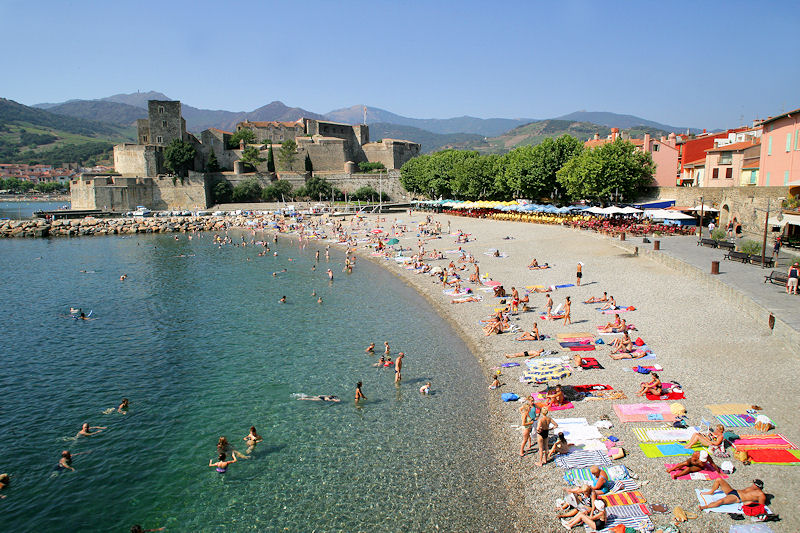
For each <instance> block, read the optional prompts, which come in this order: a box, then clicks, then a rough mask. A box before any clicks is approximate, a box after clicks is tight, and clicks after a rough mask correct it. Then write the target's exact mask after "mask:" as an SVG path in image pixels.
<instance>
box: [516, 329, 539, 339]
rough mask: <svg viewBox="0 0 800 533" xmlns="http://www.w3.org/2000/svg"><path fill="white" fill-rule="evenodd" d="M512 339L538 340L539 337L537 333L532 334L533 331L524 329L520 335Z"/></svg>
mask: <svg viewBox="0 0 800 533" xmlns="http://www.w3.org/2000/svg"><path fill="white" fill-rule="evenodd" d="M514 340H518V341H538V340H539V337H538V336H537V335H534V334H533V333H531V332H529V331H524V332H522V335H520V336H519V337H517V338H516V339H514Z"/></svg>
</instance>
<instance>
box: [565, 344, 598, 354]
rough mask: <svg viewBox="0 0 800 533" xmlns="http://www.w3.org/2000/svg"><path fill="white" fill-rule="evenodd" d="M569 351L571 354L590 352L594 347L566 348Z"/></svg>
mask: <svg viewBox="0 0 800 533" xmlns="http://www.w3.org/2000/svg"><path fill="white" fill-rule="evenodd" d="M568 348H569V351H571V352H591V351H592V350H594V346H593V345H591V346H568Z"/></svg>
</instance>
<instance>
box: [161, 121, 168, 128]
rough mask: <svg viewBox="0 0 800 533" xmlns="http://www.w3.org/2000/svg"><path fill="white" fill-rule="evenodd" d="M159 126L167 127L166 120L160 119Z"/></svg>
mask: <svg viewBox="0 0 800 533" xmlns="http://www.w3.org/2000/svg"><path fill="white" fill-rule="evenodd" d="M161 127H162V128H166V127H167V121H166V120H162V121H161Z"/></svg>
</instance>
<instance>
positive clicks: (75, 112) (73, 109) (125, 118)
mask: <svg viewBox="0 0 800 533" xmlns="http://www.w3.org/2000/svg"><path fill="white" fill-rule="evenodd" d="M39 105H41V104H39ZM47 111H49V112H50V113H56V114H58V115H67V116H70V117H75V118H81V119H86V120H100V121H102V122H108V123H111V124H116V125H118V126H123V127H128V126H131V125H132V124H133V123H134V122H136V119H140V118H147V110H146V109H142V108H141V107H136V106H132V105H129V104H122V103H117V102H112V101H107V100H71V101H69V102H64V103H63V104H56V105H54V106H52V107H49V108H47Z"/></svg>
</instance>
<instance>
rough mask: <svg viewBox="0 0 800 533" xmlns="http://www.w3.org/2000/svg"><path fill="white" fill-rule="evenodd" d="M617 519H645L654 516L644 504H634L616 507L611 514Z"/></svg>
mask: <svg viewBox="0 0 800 533" xmlns="http://www.w3.org/2000/svg"><path fill="white" fill-rule="evenodd" d="M611 514H612V515H613V516H616V517H629V518H636V517H645V516H647V515H649V514H652V512H651V511H650V508H649V507H648V506H647V505H646V504H644V503H634V504H632V505H615V506H614V510H613V511H612V512H611Z"/></svg>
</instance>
